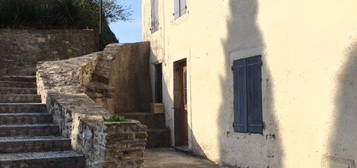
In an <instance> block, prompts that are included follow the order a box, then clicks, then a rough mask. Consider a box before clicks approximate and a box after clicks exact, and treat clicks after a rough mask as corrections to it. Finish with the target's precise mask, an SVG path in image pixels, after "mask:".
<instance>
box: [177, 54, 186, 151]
mask: <svg viewBox="0 0 357 168" xmlns="http://www.w3.org/2000/svg"><path fill="white" fill-rule="evenodd" d="M174 110H175V112H174V113H175V115H174V117H175V120H174V122H175V147H176V148H178V149H182V150H187V149H188V121H187V66H186V59H184V60H181V61H177V62H175V63H174Z"/></svg>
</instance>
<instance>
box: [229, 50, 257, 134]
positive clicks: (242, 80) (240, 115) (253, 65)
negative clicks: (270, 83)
mask: <svg viewBox="0 0 357 168" xmlns="http://www.w3.org/2000/svg"><path fill="white" fill-rule="evenodd" d="M261 67H262V61H261V56H255V57H250V58H246V59H241V60H236V61H234V62H233V67H232V69H233V76H234V123H233V127H234V131H236V132H241V133H262V132H263V128H264V126H263V114H262V70H261Z"/></svg>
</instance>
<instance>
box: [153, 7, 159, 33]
mask: <svg viewBox="0 0 357 168" xmlns="http://www.w3.org/2000/svg"><path fill="white" fill-rule="evenodd" d="M158 29H159V0H151V32H156V31H157V30H158Z"/></svg>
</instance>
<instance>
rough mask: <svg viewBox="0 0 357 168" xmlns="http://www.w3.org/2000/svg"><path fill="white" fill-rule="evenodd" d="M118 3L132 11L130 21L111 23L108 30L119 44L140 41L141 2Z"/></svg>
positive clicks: (135, 0) (136, 0)
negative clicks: (110, 30)
mask: <svg viewBox="0 0 357 168" xmlns="http://www.w3.org/2000/svg"><path fill="white" fill-rule="evenodd" d="M119 2H120V3H122V4H124V5H125V6H128V7H130V8H131V10H132V20H131V21H128V22H122V21H119V22H116V23H111V24H110V28H111V29H112V31H113V32H114V34H115V35H116V36H117V38H118V39H119V42H120V43H133V42H138V41H142V35H141V0H119Z"/></svg>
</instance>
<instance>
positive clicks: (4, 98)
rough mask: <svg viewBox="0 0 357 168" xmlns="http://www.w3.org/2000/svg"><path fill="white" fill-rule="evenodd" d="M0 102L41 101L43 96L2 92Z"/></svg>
mask: <svg viewBox="0 0 357 168" xmlns="http://www.w3.org/2000/svg"><path fill="white" fill-rule="evenodd" d="M0 103H41V96H39V95H36V94H8V95H2V94H0Z"/></svg>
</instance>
